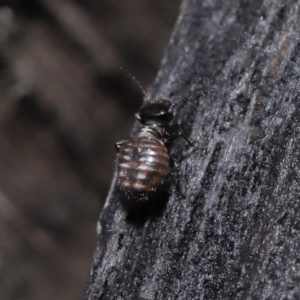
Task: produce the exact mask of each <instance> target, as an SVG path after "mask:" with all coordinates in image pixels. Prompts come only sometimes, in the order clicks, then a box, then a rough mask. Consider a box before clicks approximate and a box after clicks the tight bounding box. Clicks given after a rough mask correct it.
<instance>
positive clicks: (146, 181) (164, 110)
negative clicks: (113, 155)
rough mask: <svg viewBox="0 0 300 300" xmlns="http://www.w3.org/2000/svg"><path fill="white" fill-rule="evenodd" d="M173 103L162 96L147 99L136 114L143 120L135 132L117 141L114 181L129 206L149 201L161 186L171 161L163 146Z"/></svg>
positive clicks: (138, 118)
mask: <svg viewBox="0 0 300 300" xmlns="http://www.w3.org/2000/svg"><path fill="white" fill-rule="evenodd" d="M174 106H175V104H174V103H172V102H171V101H169V100H166V99H162V98H158V99H155V100H152V101H149V102H147V103H146V104H145V105H144V106H143V107H142V108H141V110H140V111H139V113H137V114H136V115H135V117H136V118H137V120H138V121H139V122H140V123H141V124H142V127H141V129H140V131H139V133H138V134H137V136H136V137H134V138H132V139H129V140H125V141H121V142H118V143H116V148H117V152H118V156H117V184H118V186H119V188H120V189H121V190H122V191H123V192H124V193H125V196H126V202H127V203H130V205H131V206H133V205H135V204H142V203H145V202H148V200H150V199H152V197H153V194H154V193H156V192H157V191H158V190H160V189H161V188H162V187H163V186H164V183H165V180H166V177H167V175H168V173H169V167H170V163H171V162H173V160H172V159H171V158H170V156H169V153H168V150H167V147H166V126H167V125H168V124H169V123H170V122H171V121H172V119H173V117H174ZM184 137H186V136H184ZM176 171H177V170H176ZM134 203H135V204H134Z"/></svg>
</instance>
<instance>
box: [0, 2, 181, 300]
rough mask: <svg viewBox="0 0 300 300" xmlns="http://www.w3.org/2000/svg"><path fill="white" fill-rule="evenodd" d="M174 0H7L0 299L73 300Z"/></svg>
mask: <svg viewBox="0 0 300 300" xmlns="http://www.w3.org/2000/svg"><path fill="white" fill-rule="evenodd" d="M178 10H179V0H176V1H174V0H172V1H171V0H169V1H159V0H143V1H141V0H127V1H117V0H112V1H105V0H98V1H95V0H73V1H67V0H23V1H22V0H11V1H1V4H0V170H1V172H0V222H1V226H0V232H1V235H0V236H1V240H0V272H1V278H0V295H1V296H0V298H1V299H31V300H33V299H43V300H47V299H78V298H80V296H81V295H82V291H83V289H84V285H85V282H86V280H87V277H88V272H89V269H90V264H91V261H92V253H93V250H94V248H95V246H96V222H97V218H98V216H99V212H100V210H101V207H102V205H103V202H104V200H105V197H106V194H107V191H108V188H109V184H110V180H111V178H112V174H113V163H114V159H115V148H114V143H115V142H116V141H118V140H120V139H123V138H126V137H128V135H129V132H130V129H131V127H132V124H133V114H134V112H136V111H137V110H138V108H139V107H140V105H141V101H142V94H141V91H140V90H139V88H138V87H137V86H136V85H135V84H134V83H133V81H132V80H131V79H130V78H128V76H127V75H126V72H124V71H122V70H120V66H125V67H126V68H128V69H129V70H130V71H131V72H132V73H133V74H134V75H135V76H136V77H137V78H138V79H139V80H140V81H141V82H142V84H143V86H144V88H145V89H147V85H149V84H151V82H152V80H153V79H154V77H155V74H156V72H157V70H158V68H159V65H160V60H161V57H162V55H163V52H164V49H165V47H166V46H167V44H168V41H169V37H170V32H171V30H172V27H173V26H174V23H175V20H176V16H177V14H178Z"/></svg>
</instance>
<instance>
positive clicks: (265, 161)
mask: <svg viewBox="0 0 300 300" xmlns="http://www.w3.org/2000/svg"><path fill="white" fill-rule="evenodd" d="M299 9H300V4H299V2H298V1H292V0H291V1H280V0H278V1H269V0H265V1H262V0H260V1H245V0H240V1H219V0H215V1H211V0H204V1H200V0H184V1H183V3H182V6H181V12H180V15H179V17H178V20H177V24H176V27H175V29H174V32H173V35H172V37H171V40H170V44H169V47H168V51H167V53H166V55H165V57H164V59H163V61H162V65H161V69H160V71H159V73H158V75H157V78H156V80H155V82H154V84H153V89H152V91H151V93H150V98H154V97H158V96H161V97H165V98H170V99H172V100H174V101H175V100H176V99H180V98H182V97H185V96H188V101H187V103H186V104H185V105H184V104H182V105H181V106H180V107H179V108H178V113H177V116H176V120H177V121H181V122H183V123H184V124H185V125H186V127H187V131H188V133H189V136H190V138H191V139H192V140H193V141H194V144H195V145H194V147H192V148H191V147H189V146H187V145H185V143H184V141H182V140H176V141H175V142H174V143H173V144H172V147H171V155H172V156H173V157H174V158H176V160H177V161H178V162H179V163H180V170H181V176H180V182H181V187H182V190H183V192H184V199H181V200H179V199H178V197H177V195H176V193H175V192H171V195H170V197H169V199H168V203H167V206H166V208H165V210H164V212H163V214H162V216H159V217H155V218H150V219H147V220H145V222H144V223H143V224H135V223H133V222H129V221H128V220H127V219H126V214H125V212H124V210H123V209H122V207H121V205H120V203H119V195H118V193H117V192H116V190H115V188H114V182H113V184H112V188H111V193H110V194H109V195H108V198H107V204H106V206H105V208H104V210H103V211H102V214H101V216H100V220H99V226H98V228H99V241H98V245H97V248H96V250H95V253H94V259H93V260H94V262H93V266H92V269H91V273H90V277H89V280H88V283H87V286H86V291H85V294H84V296H83V299H89V300H92V299H147V300H150V299H156V300H158V299H182V300H186V299H297V298H299V295H300V288H299V284H298V283H299V279H300V265H299V252H300V246H299V245H300V234H299V230H300V223H299V222H300V218H299V215H300V210H299V190H300V186H299V171H300V170H299V166H300V161H299V159H300V152H299V149H300V148H299V147H300V144H299V139H298V136H299V121H300V118H299V107H300V102H299V74H300V70H299V65H300V47H299V45H300V43H299V38H300V13H299ZM134 131H136V128H135V129H134Z"/></svg>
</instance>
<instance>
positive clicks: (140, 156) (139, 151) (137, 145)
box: [117, 136, 169, 192]
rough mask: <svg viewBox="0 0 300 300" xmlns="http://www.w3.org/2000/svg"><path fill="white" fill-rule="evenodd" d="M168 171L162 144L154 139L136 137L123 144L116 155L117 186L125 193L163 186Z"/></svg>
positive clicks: (167, 160) (166, 156)
mask: <svg viewBox="0 0 300 300" xmlns="http://www.w3.org/2000/svg"><path fill="white" fill-rule="evenodd" d="M168 169H169V155H168V151H167V149H166V147H165V145H164V143H163V142H162V141H161V140H159V139H156V138H153V137H151V138H149V137H147V136H138V137H137V138H133V139H131V140H128V141H126V142H125V143H124V145H123V146H122V148H121V149H120V152H119V155H118V168H117V172H118V184H119V186H120V187H121V188H122V189H124V190H127V191H131V192H148V191H154V190H155V189H156V188H157V187H158V186H160V185H161V184H163V182H164V179H165V177H166V175H167V173H168Z"/></svg>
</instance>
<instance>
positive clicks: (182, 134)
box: [179, 122, 193, 147]
mask: <svg viewBox="0 0 300 300" xmlns="http://www.w3.org/2000/svg"><path fill="white" fill-rule="evenodd" d="M179 125H180V127H181V133H180V135H181V136H182V137H183V138H184V139H185V140H186V142H187V143H188V144H189V145H190V146H191V147H193V143H192V142H191V141H190V140H189V138H188V136H187V133H186V130H185V128H184V126H183V125H182V123H181V122H179Z"/></svg>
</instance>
